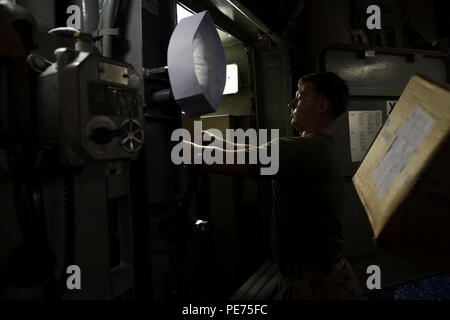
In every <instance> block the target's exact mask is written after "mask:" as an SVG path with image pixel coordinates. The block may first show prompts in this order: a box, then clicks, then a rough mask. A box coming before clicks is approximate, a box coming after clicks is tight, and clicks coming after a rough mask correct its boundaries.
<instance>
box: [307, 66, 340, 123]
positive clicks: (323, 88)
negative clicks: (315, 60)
mask: <svg viewBox="0 0 450 320" xmlns="http://www.w3.org/2000/svg"><path fill="white" fill-rule="evenodd" d="M300 82H302V83H306V82H313V83H314V85H315V90H317V92H318V93H319V94H320V95H322V96H323V97H324V98H326V99H328V101H329V102H330V105H331V107H332V108H333V116H334V117H335V118H337V117H339V116H340V115H341V114H343V113H344V112H345V110H346V109H347V106H348V96H349V92H348V86H347V83H346V82H345V81H344V80H343V79H342V78H341V77H339V76H338V75H337V74H335V73H334V72H323V73H313V74H308V75H306V76H303V77H302V78H301V79H300Z"/></svg>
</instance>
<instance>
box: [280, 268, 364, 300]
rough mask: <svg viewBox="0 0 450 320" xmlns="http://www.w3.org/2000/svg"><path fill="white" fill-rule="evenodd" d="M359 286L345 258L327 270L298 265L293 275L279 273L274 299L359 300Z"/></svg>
mask: <svg viewBox="0 0 450 320" xmlns="http://www.w3.org/2000/svg"><path fill="white" fill-rule="evenodd" d="M359 299H361V287H360V285H359V282H358V280H357V278H356V276H355V273H354V272H353V269H352V267H351V266H350V264H349V263H348V261H347V260H346V259H342V260H341V261H340V262H339V263H338V264H336V265H335V266H333V267H332V268H331V270H330V271H329V272H323V271H319V270H314V268H302V267H299V270H298V272H295V275H292V274H290V275H283V274H282V275H281V279H280V282H279V292H278V294H277V296H276V297H275V300H359Z"/></svg>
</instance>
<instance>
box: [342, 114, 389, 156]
mask: <svg viewBox="0 0 450 320" xmlns="http://www.w3.org/2000/svg"><path fill="white" fill-rule="evenodd" d="M348 117H349V128H350V150H351V155H352V161H353V162H360V161H362V160H363V159H364V156H365V154H366V153H367V150H369V147H370V145H371V144H372V142H373V140H374V139H375V137H376V135H377V134H378V131H379V130H380V128H381V124H382V123H381V117H382V112H381V111H350V112H349V113H348Z"/></svg>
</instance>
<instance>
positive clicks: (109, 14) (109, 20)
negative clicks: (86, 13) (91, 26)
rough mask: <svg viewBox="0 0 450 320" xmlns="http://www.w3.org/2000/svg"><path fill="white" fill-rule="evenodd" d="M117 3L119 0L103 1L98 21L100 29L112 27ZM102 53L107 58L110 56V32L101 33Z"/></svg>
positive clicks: (117, 6)
mask: <svg viewBox="0 0 450 320" xmlns="http://www.w3.org/2000/svg"><path fill="white" fill-rule="evenodd" d="M119 3H120V1H119V0H104V1H103V6H102V14H101V18H100V23H99V25H100V30H102V29H112V28H114V25H115V20H116V16H117V11H118V9H119ZM102 55H103V56H104V57H107V58H112V36H111V35H110V34H104V35H103V38H102Z"/></svg>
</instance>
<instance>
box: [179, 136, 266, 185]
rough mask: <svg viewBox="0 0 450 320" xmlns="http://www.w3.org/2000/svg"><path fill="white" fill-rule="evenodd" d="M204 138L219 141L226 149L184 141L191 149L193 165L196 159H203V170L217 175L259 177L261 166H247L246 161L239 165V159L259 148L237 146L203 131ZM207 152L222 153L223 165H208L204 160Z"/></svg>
mask: <svg viewBox="0 0 450 320" xmlns="http://www.w3.org/2000/svg"><path fill="white" fill-rule="evenodd" d="M203 134H204V136H206V137H207V138H206V139H204V140H207V141H212V140H213V139H215V140H217V141H218V142H219V143H220V144H221V145H222V146H224V147H225V148H220V147H217V146H209V145H208V146H203V145H197V144H194V143H192V142H187V141H184V143H185V144H189V145H190V148H191V156H192V161H191V163H195V158H196V157H198V158H201V166H202V170H204V171H207V172H212V173H217V174H224V175H236V176H243V177H255V176H258V175H259V169H260V166H259V165H258V164H247V163H246V161H244V163H243V164H240V163H238V158H239V157H242V156H243V157H244V159H245V158H246V157H247V156H248V151H249V150H250V149H251V148H258V147H255V146H250V145H243V144H236V143H233V142H230V141H227V140H224V139H221V138H219V137H217V136H214V135H213V134H211V133H210V132H208V131H203ZM205 150H207V151H209V152H212V153H221V154H222V159H223V160H224V161H223V163H222V164H219V163H213V164H207V163H205V162H204V161H203V160H204V159H203V154H204V152H205ZM226 159H233V163H230V164H227V163H226Z"/></svg>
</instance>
